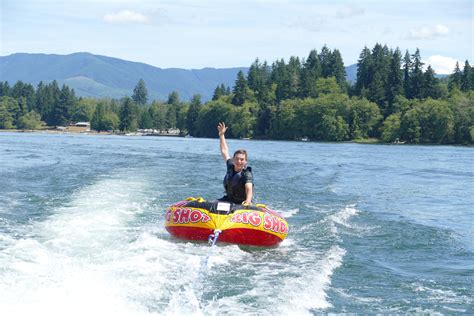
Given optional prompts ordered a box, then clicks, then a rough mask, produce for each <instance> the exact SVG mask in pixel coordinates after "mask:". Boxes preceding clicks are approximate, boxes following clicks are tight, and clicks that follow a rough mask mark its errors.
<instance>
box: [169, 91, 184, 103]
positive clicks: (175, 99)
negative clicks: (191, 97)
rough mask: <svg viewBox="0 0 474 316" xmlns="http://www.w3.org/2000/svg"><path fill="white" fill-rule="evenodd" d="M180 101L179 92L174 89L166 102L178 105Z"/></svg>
mask: <svg viewBox="0 0 474 316" xmlns="http://www.w3.org/2000/svg"><path fill="white" fill-rule="evenodd" d="M180 102H181V101H180V100H179V93H178V92H177V91H173V92H171V93H170V94H169V95H168V101H167V102H166V103H168V104H170V105H178V104H179V103H180Z"/></svg>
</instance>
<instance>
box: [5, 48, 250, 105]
mask: <svg viewBox="0 0 474 316" xmlns="http://www.w3.org/2000/svg"><path fill="white" fill-rule="evenodd" d="M247 69H248V68H246V67H239V68H237V67H236V68H221V69H216V68H203V69H191V70H188V69H179V68H168V69H161V68H157V67H153V66H150V65H147V64H144V63H137V62H131V61H126V60H122V59H118V58H112V57H107V56H100V55H93V54H90V53H74V54H70V55H47V54H24V53H18V54H13V55H9V56H1V57H0V81H8V82H11V83H12V84H13V83H15V82H17V81H19V80H21V81H23V82H25V83H31V84H33V85H34V86H36V85H37V84H38V83H39V82H40V81H43V83H49V82H52V81H53V80H56V81H57V82H58V83H59V84H60V85H62V84H63V83H65V84H66V85H68V86H69V87H71V88H73V89H74V90H75V92H76V95H78V96H85V97H108V98H117V99H118V98H122V97H123V96H126V95H131V94H132V93H133V88H134V87H135V85H136V84H137V82H138V81H139V80H140V79H143V80H144V81H145V82H146V84H147V87H148V89H149V98H150V99H152V100H153V99H156V100H166V99H167V98H168V95H169V94H170V93H171V92H172V91H177V92H178V93H179V95H180V97H181V98H182V99H188V100H189V99H191V97H192V95H194V94H200V95H201V96H202V99H203V100H210V99H211V98H212V94H213V92H214V89H215V88H216V86H218V85H220V84H224V85H225V86H233V85H234V82H235V78H236V76H237V73H238V72H239V71H240V70H243V71H244V72H246V71H247Z"/></svg>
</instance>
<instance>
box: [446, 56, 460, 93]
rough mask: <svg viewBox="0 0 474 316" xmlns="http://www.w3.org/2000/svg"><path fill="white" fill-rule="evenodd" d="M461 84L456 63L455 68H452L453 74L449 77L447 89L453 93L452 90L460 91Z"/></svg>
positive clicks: (457, 63)
mask: <svg viewBox="0 0 474 316" xmlns="http://www.w3.org/2000/svg"><path fill="white" fill-rule="evenodd" d="M461 82H462V72H461V69H459V62H456V67H455V68H454V72H453V73H452V74H451V75H450V76H449V83H448V88H449V91H453V90H454V89H458V90H460V89H461Z"/></svg>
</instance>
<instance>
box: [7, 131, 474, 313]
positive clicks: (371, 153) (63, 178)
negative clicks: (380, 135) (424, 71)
mask: <svg viewBox="0 0 474 316" xmlns="http://www.w3.org/2000/svg"><path fill="white" fill-rule="evenodd" d="M229 147H230V150H231V151H233V150H235V149H238V148H246V149H247V150H248V151H249V154H250V156H249V164H250V165H251V166H252V168H253V170H254V177H255V191H256V199H257V202H263V203H266V204H267V205H268V206H269V207H270V208H272V209H275V210H277V211H278V212H280V213H281V214H282V215H284V216H285V217H286V219H287V220H288V223H289V225H290V233H289V235H288V238H287V239H286V240H285V241H284V242H282V243H281V244H280V246H279V247H277V248H273V249H264V250H248V249H241V248H239V247H238V246H236V245H219V244H218V246H217V247H216V248H215V249H214V251H213V252H212V254H211V255H210V258H209V262H208V263H209V269H208V270H204V271H203V270H202V269H201V270H200V267H201V263H202V261H203V260H204V258H205V257H206V256H207V255H208V254H209V246H208V245H207V244H202V243H189V242H182V241H177V240H175V239H173V238H172V237H170V236H169V234H168V233H167V232H166V230H165V229H164V225H163V223H164V222H163V220H164V211H165V209H166V207H167V206H168V205H170V204H172V203H173V202H176V201H179V200H182V199H183V198H186V197H188V196H195V197H198V196H201V197H204V198H205V199H209V200H211V199H215V198H218V197H220V196H222V194H223V187H222V179H223V176H224V174H225V164H224V162H223V161H222V160H221V157H220V153H219V150H218V140H217V139H193V138H172V137H169V138H167V137H126V136H123V137H122V136H92V135H68V134H66V135H51V134H39V133H38V134H34V133H1V134H0V181H1V184H0V187H1V194H0V315H15V316H16V315H176V314H177V315H180V314H182V315H185V314H186V315H187V314H201V315H239V314H241V313H247V314H252V315H268V314H272V315H295V314H297V315H300V314H301V315H311V314H319V313H348V312H354V313H392V314H393V313H435V314H437V313H439V314H460V313H466V314H472V313H474V308H473V297H474V290H473V275H474V224H473V223H474V207H473V205H474V167H473V165H474V149H473V148H466V147H449V146H406V145H403V146H400V145H360V144H334V143H312V142H274V141H249V140H230V141H229ZM203 273H205V274H204V275H202V274H203ZM199 281H202V282H201V284H198V285H199V286H196V285H197V284H196V283H197V282H199Z"/></svg>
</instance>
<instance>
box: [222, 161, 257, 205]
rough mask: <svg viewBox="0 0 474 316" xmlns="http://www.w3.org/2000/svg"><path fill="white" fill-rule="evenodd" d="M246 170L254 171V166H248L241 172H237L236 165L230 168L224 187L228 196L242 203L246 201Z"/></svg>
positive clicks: (232, 200) (234, 201)
mask: <svg viewBox="0 0 474 316" xmlns="http://www.w3.org/2000/svg"><path fill="white" fill-rule="evenodd" d="M246 172H250V173H251V172H252V168H251V167H249V166H247V167H246V168H245V169H242V170H241V171H240V172H235V171H234V167H233V166H232V168H229V169H228V170H227V173H226V175H225V177H224V188H225V193H226V195H227V198H228V199H229V200H230V201H231V202H233V203H238V204H241V203H242V202H243V201H245V198H246V193H245V177H244V174H245V173H246Z"/></svg>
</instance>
